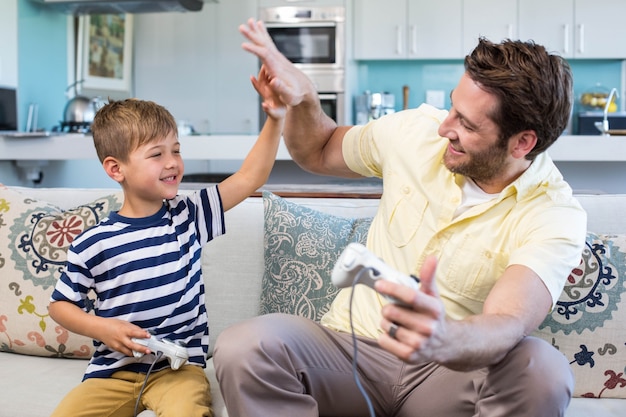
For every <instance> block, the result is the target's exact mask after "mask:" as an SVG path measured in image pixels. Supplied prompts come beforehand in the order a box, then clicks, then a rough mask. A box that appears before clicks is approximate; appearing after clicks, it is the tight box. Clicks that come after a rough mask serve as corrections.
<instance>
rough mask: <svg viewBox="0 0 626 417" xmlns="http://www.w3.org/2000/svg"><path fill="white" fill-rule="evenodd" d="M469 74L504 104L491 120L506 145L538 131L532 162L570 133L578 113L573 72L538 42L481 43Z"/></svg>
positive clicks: (469, 64) (468, 61)
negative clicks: (574, 112)
mask: <svg viewBox="0 0 626 417" xmlns="http://www.w3.org/2000/svg"><path fill="white" fill-rule="evenodd" d="M465 71H466V72H467V74H468V75H469V77H470V78H471V79H472V80H473V81H475V82H476V83H478V84H479V85H480V86H481V87H482V88H483V89H484V90H485V91H487V92H489V93H491V94H494V95H495V96H496V97H497V98H498V104H499V105H498V106H497V107H496V109H495V111H494V113H493V114H490V115H489V117H490V118H491V120H493V121H494V123H495V124H496V125H498V126H499V127H500V136H501V137H500V139H501V141H503V142H505V143H506V142H508V140H509V138H510V137H511V136H513V135H515V134H516V133H519V132H522V131H524V130H534V131H535V133H536V134H537V144H536V145H535V147H534V148H533V150H531V151H530V152H529V153H528V155H526V159H529V160H533V159H535V157H536V156H537V155H538V154H540V153H541V152H543V151H545V150H546V149H548V147H549V146H550V145H552V144H553V143H554V142H555V141H556V140H557V139H558V137H559V136H560V135H561V134H562V133H563V130H565V128H566V127H567V123H568V121H569V118H570V115H571V109H572V101H573V87H572V84H573V80H572V71H571V68H570V66H569V64H568V63H567V61H565V59H563V58H562V57H560V56H558V55H553V54H550V53H548V51H546V49H545V48H544V47H543V46H541V45H537V44H535V43H534V42H532V41H529V42H522V41H512V40H505V41H504V42H502V43H499V44H496V43H493V42H490V41H488V40H486V39H484V38H480V39H479V42H478V46H477V47H476V49H474V51H473V52H472V53H471V54H470V55H468V56H467V57H465Z"/></svg>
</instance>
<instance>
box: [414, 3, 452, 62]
mask: <svg viewBox="0 0 626 417" xmlns="http://www.w3.org/2000/svg"><path fill="white" fill-rule="evenodd" d="M462 2H463V0H438V1H432V0H410V1H409V4H408V6H409V11H408V16H409V20H408V40H407V44H408V51H407V52H408V57H409V58H419V59H428V58H431V59H445V58H453V59H454V58H460V57H462V56H464V53H463V46H462V43H461V42H462V39H463V26H462V13H463V3H462Z"/></svg>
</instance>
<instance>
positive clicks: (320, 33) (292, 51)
mask: <svg viewBox="0 0 626 417" xmlns="http://www.w3.org/2000/svg"><path fill="white" fill-rule="evenodd" d="M259 19H260V20H262V21H263V22H264V24H265V26H266V28H267V31H268V33H269V34H270V36H271V37H272V40H273V41H274V43H275V44H276V47H277V48H278V50H279V51H280V52H281V53H282V54H283V55H285V56H286V57H287V59H289V60H290V61H291V62H293V63H294V65H295V66H296V67H298V68H299V69H300V70H302V72H304V73H305V74H306V75H307V76H308V77H309V78H310V79H311V80H312V81H313V84H315V87H316V89H317V92H318V94H319V98H320V103H321V105H322V109H323V110H324V112H326V114H328V115H329V116H330V117H332V118H333V120H335V121H336V122H337V123H338V124H340V125H341V124H345V122H346V119H345V98H344V97H345V8H344V7H342V6H341V7H340V6H337V7H330V6H328V7H325V6H315V7H305V6H294V7H291V6H285V7H268V8H262V9H260V10H259ZM260 120H261V123H263V122H264V121H265V113H264V112H263V110H262V109H261V110H260Z"/></svg>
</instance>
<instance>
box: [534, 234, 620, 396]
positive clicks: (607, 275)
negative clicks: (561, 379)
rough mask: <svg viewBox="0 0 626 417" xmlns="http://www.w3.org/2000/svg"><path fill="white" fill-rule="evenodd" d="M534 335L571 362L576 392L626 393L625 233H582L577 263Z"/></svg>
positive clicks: (602, 394) (580, 394)
mask: <svg viewBox="0 0 626 417" xmlns="http://www.w3.org/2000/svg"><path fill="white" fill-rule="evenodd" d="M535 335H537V336H539V337H541V338H543V339H545V340H547V341H549V342H550V343H552V345H554V346H555V347H556V348H557V349H559V350H560V351H561V352H562V353H563V354H564V355H565V356H566V357H567V359H568V360H569V361H570V364H571V366H572V370H573V371H574V376H575V379H576V386H575V389H574V396H575V397H590V398H600V397H602V398H626V377H625V376H624V374H625V372H626V235H596V234H593V233H587V242H586V245H585V249H584V250H583V254H582V259H581V262H580V265H579V266H578V267H577V268H574V269H573V270H572V272H571V274H570V275H569V277H568V280H567V283H566V285H565V289H564V291H563V293H562V294H561V297H560V298H559V301H558V302H557V305H556V306H555V308H554V310H553V311H552V312H551V314H550V315H549V316H548V317H547V318H546V319H545V321H544V322H543V323H542V324H541V326H540V327H539V330H538V331H537V332H536V333H535Z"/></svg>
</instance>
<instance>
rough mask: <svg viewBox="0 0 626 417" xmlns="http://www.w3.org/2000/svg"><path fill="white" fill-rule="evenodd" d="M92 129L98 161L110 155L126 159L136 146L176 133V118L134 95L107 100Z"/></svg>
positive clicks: (97, 114) (124, 160)
mask: <svg viewBox="0 0 626 417" xmlns="http://www.w3.org/2000/svg"><path fill="white" fill-rule="evenodd" d="M91 131H92V134H93V142H94V145H95V147H96V152H97V154H98V159H100V162H103V161H104V159H105V158H107V157H109V156H110V157H113V158H116V159H119V160H120V161H123V162H126V161H127V160H128V156H129V155H130V153H131V152H132V151H133V150H135V149H137V148H138V147H139V146H141V145H144V144H146V143H150V142H152V141H154V140H155V139H159V138H163V137H165V136H167V135H168V134H170V133H172V132H174V133H176V134H178V130H177V127H176V120H174V117H173V116H172V114H171V113H170V112H169V111H167V110H166V109H165V107H163V106H160V105H158V104H156V103H154V102H152V101H145V100H138V99H133V98H129V99H126V100H119V101H115V100H113V101H111V100H110V101H109V103H108V104H106V105H105V106H103V107H102V108H101V109H100V110H98V112H97V113H96V116H95V117H94V120H93V123H92V124H91Z"/></svg>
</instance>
